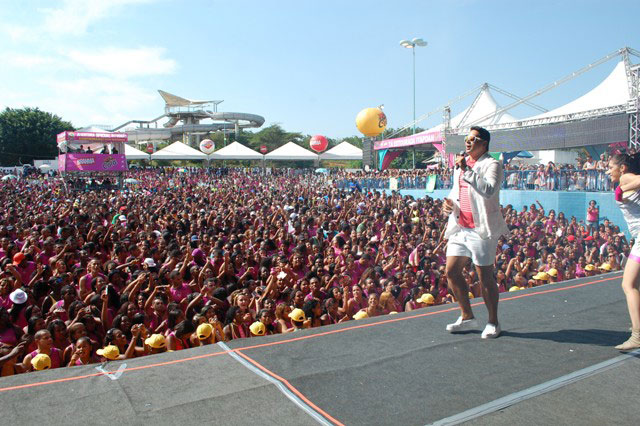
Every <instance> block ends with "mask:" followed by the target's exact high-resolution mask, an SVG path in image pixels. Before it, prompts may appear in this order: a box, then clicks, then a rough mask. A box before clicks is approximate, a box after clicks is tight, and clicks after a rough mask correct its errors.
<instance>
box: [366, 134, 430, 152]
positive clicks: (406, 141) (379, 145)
mask: <svg viewBox="0 0 640 426" xmlns="http://www.w3.org/2000/svg"><path fill="white" fill-rule="evenodd" d="M434 142H442V134H441V133H440V132H430V133H426V132H422V133H418V134H415V135H411V136H405V137H403V138H395V139H385V140H383V141H377V142H374V144H373V149H374V150H376V151H378V150H380V149H389V148H404V147H407V146H413V145H422V144H425V143H434Z"/></svg>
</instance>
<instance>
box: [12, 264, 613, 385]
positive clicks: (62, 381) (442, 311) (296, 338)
mask: <svg viewBox="0 0 640 426" xmlns="http://www.w3.org/2000/svg"><path fill="white" fill-rule="evenodd" d="M621 276H622V275H616V276H613V277H607V278H602V279H599V280H594V281H590V282H586V283H581V284H575V285H572V286H567V287H562V288H550V289H546V290H542V291H536V292H533V293H527V294H521V295H517V296H509V297H505V298H502V299H500V301H501V302H506V301H509V300H516V299H522V298H525V297H532V296H537V295H540V294H548V293H555V292H560V291H567V290H571V289H574V288H580V287H586V286H588V285H593V284H598V283H601V282H605V281H611V280H615V279H619V278H621ZM483 303H484V302H477V303H473V304H472V305H471V306H478V305H481V304H483ZM457 310H458V307H457V306H456V307H452V308H449V309H442V310H439V311H432V312H425V313H421V314H416V315H410V316H406V317H401V318H393V319H388V320H384V321H377V322H373V323H368V324H359V325H354V326H351V327H345V328H341V329H338V330H329V331H325V332H322V333H316V334H310V335H307V336H300V337H295V338H293V339H287V340H283V341H279V342H269V343H262V344H259V345H252V346H246V347H243V348H239V349H232V350H230V351H222V352H214V353H210V354H204V355H198V356H192V357H187V358H180V359H176V360H173V361H166V362H159V363H153V364H148V365H142V366H139V367H130V368H125V369H124V370H122V371H123V372H127V371H136V370H144V369H147V368H156V367H163V366H167V365H172V364H179V363H182V362H187V361H193V360H197V359H203V358H209V357H213V356H218V355H225V354H228V353H229V352H235V353H239V352H240V351H246V350H249V349H258V348H265V347H269V346H276V345H283V344H286V343H291V342H297V341H300V340H307V339H312V338H316V337H322V336H328V335H331V334H336V333H343V332H346V331H350V330H356V329H360V328H366V327H375V326H379V325H383V324H390V323H394V322H398V321H406V320H410V319H415V318H422V317H428V316H432V315H439V314H443V313H446V312H453V311H457ZM241 355H242V354H241ZM107 373H115V371H110V372H107ZM107 373H93V374H85V375H80V376H73V377H65V378H62V379H55V380H45V381H42V382H34V383H26V384H24V385H18V386H8V387H5V388H0V392H8V391H13V390H19V389H26V388H31V387H37V386H44V385H50V384H55V383H64V382H71V381H74V380H81V379H88V378H90V377H97V376H103V375H105V374H107ZM282 380H284V379H282Z"/></svg>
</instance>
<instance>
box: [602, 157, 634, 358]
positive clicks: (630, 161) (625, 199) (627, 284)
mask: <svg viewBox="0 0 640 426" xmlns="http://www.w3.org/2000/svg"><path fill="white" fill-rule="evenodd" d="M607 173H608V174H609V176H610V177H611V181H612V182H614V183H615V182H619V183H620V185H619V186H618V187H617V188H616V191H615V199H616V202H617V204H618V207H620V210H622V214H623V215H624V219H625V220H626V221H627V225H628V227H629V232H630V233H631V235H632V236H633V237H634V239H637V236H638V234H640V155H637V154H636V155H632V156H629V155H627V154H617V155H614V156H613V157H611V160H610V161H609V170H608V172H607ZM639 285H640V245H639V244H638V243H637V242H636V243H635V244H634V245H633V248H632V249H631V253H629V258H628V261H627V264H626V265H625V268H624V274H623V276H622V290H623V291H624V294H625V297H626V299H627V307H628V309H629V316H630V317H631V337H629V339H628V340H627V341H626V342H624V343H622V344H620V345H618V346H616V349H619V350H623V351H628V350H632V349H637V348H640V292H639V291H638V286H639Z"/></svg>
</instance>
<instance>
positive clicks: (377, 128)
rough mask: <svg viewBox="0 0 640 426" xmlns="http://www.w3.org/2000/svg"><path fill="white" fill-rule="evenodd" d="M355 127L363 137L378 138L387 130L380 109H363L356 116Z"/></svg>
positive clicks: (385, 118)
mask: <svg viewBox="0 0 640 426" xmlns="http://www.w3.org/2000/svg"><path fill="white" fill-rule="evenodd" d="M356 127H357V128H358V130H360V133H362V134H363V135H365V136H369V137H371V138H373V137H376V136H378V135H379V134H380V133H382V132H384V129H386V128H387V116H386V115H384V112H382V110H381V109H380V108H365V109H363V110H362V111H360V112H359V113H358V115H357V116H356Z"/></svg>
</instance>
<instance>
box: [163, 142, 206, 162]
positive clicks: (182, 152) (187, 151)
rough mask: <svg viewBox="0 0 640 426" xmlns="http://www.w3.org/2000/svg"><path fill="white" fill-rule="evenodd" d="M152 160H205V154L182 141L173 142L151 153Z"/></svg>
mask: <svg viewBox="0 0 640 426" xmlns="http://www.w3.org/2000/svg"><path fill="white" fill-rule="evenodd" d="M151 159H152V160H206V159H207V155H206V154H204V153H202V152H200V151H198V150H196V149H193V148H191V147H190V146H188V145H185V144H183V143H182V142H179V141H178V142H174V143H172V144H171V145H169V146H167V147H166V148H163V149H161V150H160V151H157V152H154V153H153V154H151Z"/></svg>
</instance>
